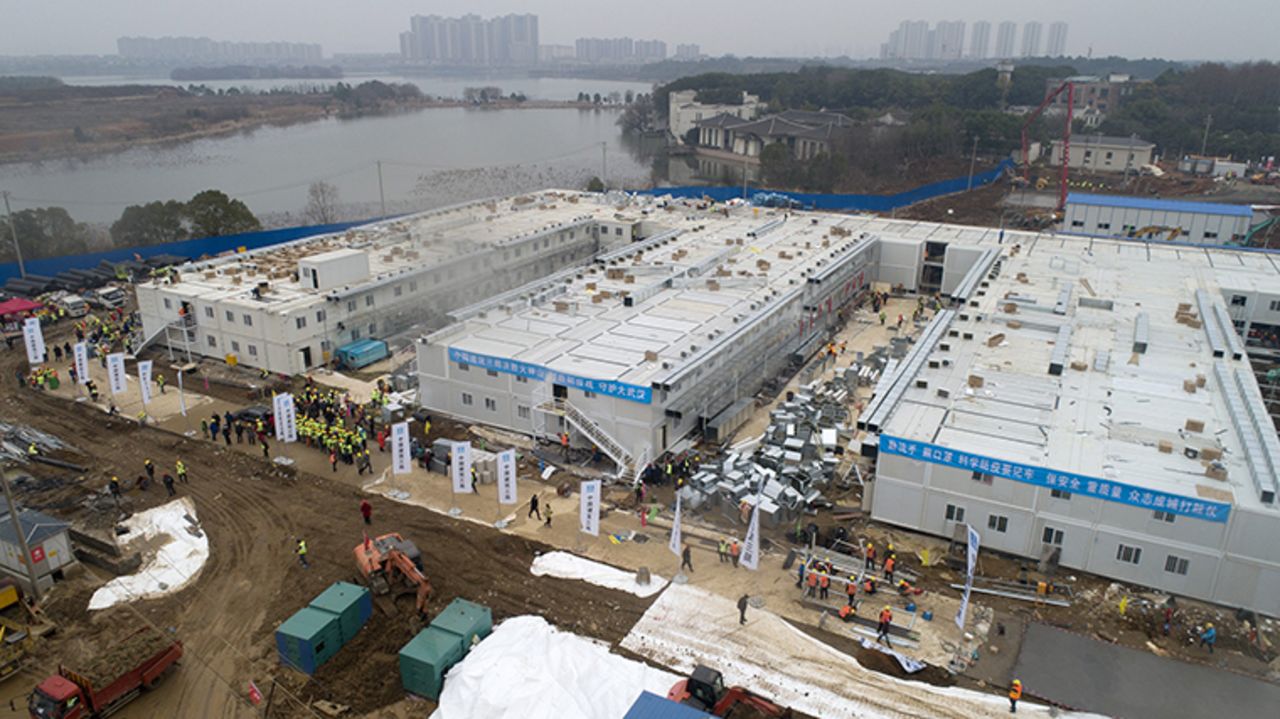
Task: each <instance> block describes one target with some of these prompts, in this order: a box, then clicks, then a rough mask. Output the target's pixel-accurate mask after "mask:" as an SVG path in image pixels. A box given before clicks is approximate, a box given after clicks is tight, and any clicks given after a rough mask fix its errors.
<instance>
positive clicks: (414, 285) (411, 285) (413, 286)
mask: <svg viewBox="0 0 1280 719" xmlns="http://www.w3.org/2000/svg"><path fill="white" fill-rule="evenodd" d="M409 291H410V292H417V291H418V283H417V282H416V281H414V282H410V283H409Z"/></svg>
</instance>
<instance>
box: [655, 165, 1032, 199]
mask: <svg viewBox="0 0 1280 719" xmlns="http://www.w3.org/2000/svg"><path fill="white" fill-rule="evenodd" d="M1011 167H1013V160H1010V159H1007V158H1006V159H1004V160H1001V161H1000V164H998V165H996V166H995V167H993V168H991V169H990V170H987V171H985V172H980V173H977V174H975V175H974V176H973V186H974V187H982V186H983V185H989V184H991V183H992V182H995V181H996V180H998V179H1000V176H1001V175H1002V174H1004V172H1005V170H1008V169H1009V168H1011ZM968 188H969V177H968V175H966V176H964V177H956V178H953V179H950V180H942V181H941V182H933V183H930V184H928V185H921V186H920V187H917V188H915V189H913V190H907V191H906V192H899V193H898V194H896V195H822V194H815V193H809V192H778V191H774V190H768V191H769V192H771V193H776V194H779V195H786V196H787V197H790V198H791V199H793V200H795V201H797V202H799V203H800V204H802V205H804V206H805V207H806V208H813V209H817V210H864V211H868V212H888V211H890V210H893V209H896V208H899V207H906V206H907V205H914V204H915V203H917V202H920V201H922V200H930V199H933V198H935V197H941V196H943V195H951V194H955V193H957V192H964V191H965V190H966V189H968ZM762 189H767V188H756V189H755V190H752V191H751V193H750V194H755V192H756V191H758V190H762ZM637 192H638V193H639V194H645V195H671V196H672V197H687V198H700V197H710V198H711V199H713V200H715V201H716V202H727V201H728V200H732V199H734V198H736V197H742V188H741V187H698V186H690V187H655V188H653V189H651V190H638V191H637ZM750 194H749V195H748V197H750Z"/></svg>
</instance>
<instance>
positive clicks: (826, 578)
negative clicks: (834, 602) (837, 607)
mask: <svg viewBox="0 0 1280 719" xmlns="http://www.w3.org/2000/svg"><path fill="white" fill-rule="evenodd" d="M830 589H831V575H829V574H827V571H826V570H825V569H824V570H822V571H821V572H819V573H818V599H826V598H827V593H828V592H829V591H830Z"/></svg>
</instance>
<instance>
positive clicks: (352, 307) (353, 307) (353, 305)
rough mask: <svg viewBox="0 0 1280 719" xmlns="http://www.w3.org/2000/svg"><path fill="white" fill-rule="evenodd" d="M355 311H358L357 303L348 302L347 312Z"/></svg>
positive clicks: (353, 301)
mask: <svg viewBox="0 0 1280 719" xmlns="http://www.w3.org/2000/svg"><path fill="white" fill-rule="evenodd" d="M355 311H356V301H355V300H347V312H355Z"/></svg>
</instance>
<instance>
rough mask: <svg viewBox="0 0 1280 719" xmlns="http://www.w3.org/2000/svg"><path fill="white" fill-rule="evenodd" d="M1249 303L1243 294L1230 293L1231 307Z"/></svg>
mask: <svg viewBox="0 0 1280 719" xmlns="http://www.w3.org/2000/svg"><path fill="white" fill-rule="evenodd" d="M1247 304H1249V298H1248V297H1246V296H1244V295H1231V306H1232V307H1244V306H1245V305H1247Z"/></svg>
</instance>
